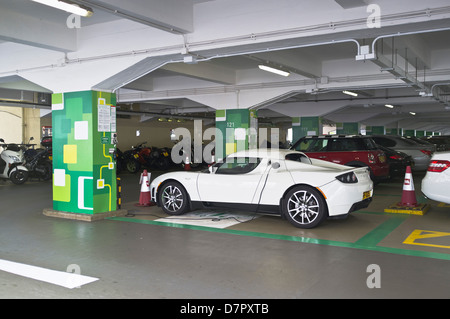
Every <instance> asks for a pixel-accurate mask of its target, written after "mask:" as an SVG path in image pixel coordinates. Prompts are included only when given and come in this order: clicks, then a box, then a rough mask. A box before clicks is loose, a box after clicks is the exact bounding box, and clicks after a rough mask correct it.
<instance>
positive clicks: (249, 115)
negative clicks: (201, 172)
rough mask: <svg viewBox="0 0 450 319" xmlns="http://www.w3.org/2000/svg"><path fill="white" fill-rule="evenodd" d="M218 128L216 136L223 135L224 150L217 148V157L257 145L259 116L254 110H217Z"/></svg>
mask: <svg viewBox="0 0 450 319" xmlns="http://www.w3.org/2000/svg"><path fill="white" fill-rule="evenodd" d="M216 129H217V130H218V131H220V133H218V134H217V135H216V138H218V136H222V141H223V147H222V150H219V149H216V159H220V158H223V157H225V156H227V155H229V154H231V153H234V152H237V151H241V150H246V149H249V148H255V147H256V146H257V138H258V118H257V112H256V111H254V110H248V109H229V110H216ZM220 151H221V152H222V153H220Z"/></svg>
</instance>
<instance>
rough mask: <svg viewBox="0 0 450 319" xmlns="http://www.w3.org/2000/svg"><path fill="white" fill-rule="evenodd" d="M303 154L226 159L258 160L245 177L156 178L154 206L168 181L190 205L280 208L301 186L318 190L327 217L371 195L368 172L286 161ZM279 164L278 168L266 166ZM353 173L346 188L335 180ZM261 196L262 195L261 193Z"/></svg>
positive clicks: (255, 153)
mask: <svg viewBox="0 0 450 319" xmlns="http://www.w3.org/2000/svg"><path fill="white" fill-rule="evenodd" d="M293 153H295V154H302V155H303V156H305V157H306V158H308V157H307V156H306V155H304V154H303V153H300V152H297V151H291V150H276V151H270V150H265V151H264V152H262V151H261V150H260V151H258V150H250V151H241V152H238V153H235V154H232V155H230V156H229V157H244V156H245V157H253V156H255V157H257V156H258V157H259V158H261V162H260V163H259V165H258V166H257V167H256V168H255V169H254V170H253V171H251V172H249V173H246V174H230V175H226V174H215V173H210V172H173V173H167V174H163V175H161V176H158V177H156V178H155V179H154V180H153V181H152V183H151V185H150V191H151V196H152V201H153V202H157V189H158V187H159V186H160V185H161V184H162V183H163V182H164V181H167V180H176V181H178V182H179V183H181V184H182V185H183V187H184V188H185V189H186V191H187V192H188V194H189V197H190V200H191V201H192V202H198V201H199V202H221V203H235V204H253V205H270V206H279V205H280V200H281V199H282V198H283V196H284V194H285V193H286V192H287V190H288V189H289V188H291V187H292V186H295V185H298V184H303V185H309V186H312V187H314V188H317V189H319V191H320V192H321V193H322V194H323V195H324V197H325V201H326V204H327V206H328V215H329V216H338V215H345V214H347V213H349V211H350V209H351V208H352V206H353V205H354V204H355V203H359V202H362V200H363V194H364V193H365V192H370V197H371V196H372V195H373V182H372V180H371V179H370V175H369V172H368V169H367V168H354V167H349V166H344V165H339V164H334V163H331V162H327V161H322V160H317V159H310V164H306V163H302V162H296V161H292V160H285V156H286V155H287V154H293ZM275 162H276V163H279V165H280V166H279V167H278V168H274V167H272V166H271V165H270V164H269V163H271V164H273V163H275ZM352 171H353V172H355V174H356V175H357V177H358V182H357V183H355V184H346V183H343V182H340V181H339V180H337V179H336V176H338V175H341V174H344V173H347V172H352ZM261 192H262V193H261Z"/></svg>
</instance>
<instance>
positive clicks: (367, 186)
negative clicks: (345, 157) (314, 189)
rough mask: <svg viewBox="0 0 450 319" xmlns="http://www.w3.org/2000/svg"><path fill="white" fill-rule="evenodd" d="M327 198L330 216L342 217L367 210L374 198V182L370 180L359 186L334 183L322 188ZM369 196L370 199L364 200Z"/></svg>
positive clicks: (359, 183)
mask: <svg viewBox="0 0 450 319" xmlns="http://www.w3.org/2000/svg"><path fill="white" fill-rule="evenodd" d="M320 189H321V191H322V192H323V193H324V195H325V196H326V202H327V205H328V216H330V217H333V216H340V215H346V214H348V213H351V212H353V211H355V210H359V209H362V208H366V207H367V206H368V205H369V204H370V202H371V200H372V196H373V182H372V181H370V180H368V181H365V182H363V183H361V182H358V184H344V183H341V182H339V181H337V180H336V181H333V182H331V183H329V184H327V185H324V186H322V187H320ZM364 194H368V196H369V197H368V198H364Z"/></svg>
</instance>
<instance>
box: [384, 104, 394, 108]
mask: <svg viewBox="0 0 450 319" xmlns="http://www.w3.org/2000/svg"><path fill="white" fill-rule="evenodd" d="M384 106H386V107H388V108H390V109H393V108H394V106H393V105H392V104H385V105H384Z"/></svg>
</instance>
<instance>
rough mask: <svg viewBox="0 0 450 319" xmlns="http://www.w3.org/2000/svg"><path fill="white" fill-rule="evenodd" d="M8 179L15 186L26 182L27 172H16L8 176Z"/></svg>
mask: <svg viewBox="0 0 450 319" xmlns="http://www.w3.org/2000/svg"><path fill="white" fill-rule="evenodd" d="M9 179H10V180H11V182H13V183H14V184H16V185H20V184H23V183H25V182H26V181H27V180H28V172H27V171H23V170H16V171H14V172H12V173H11V175H9Z"/></svg>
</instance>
